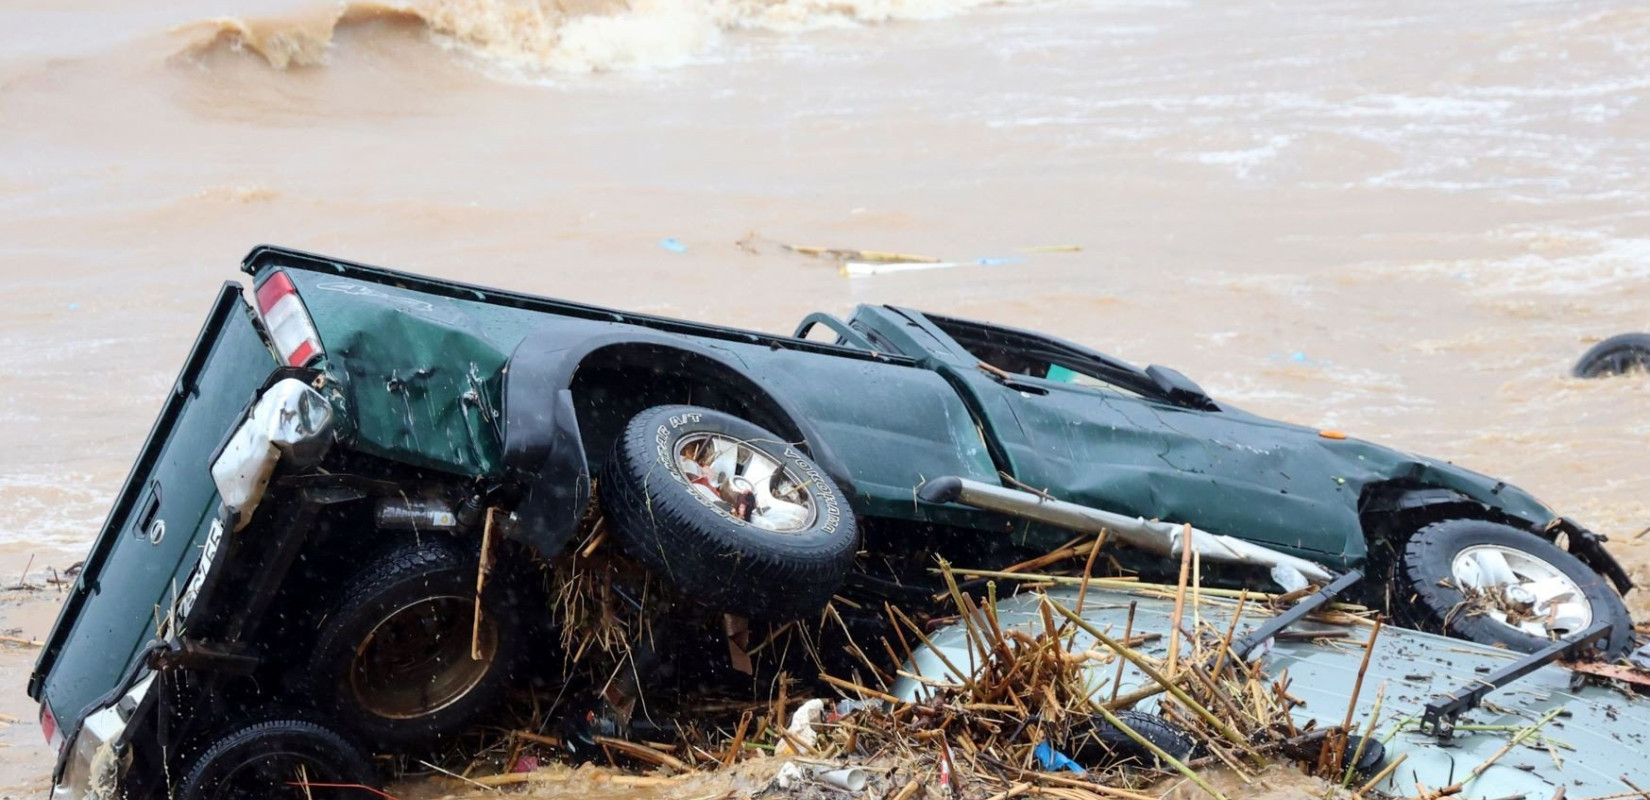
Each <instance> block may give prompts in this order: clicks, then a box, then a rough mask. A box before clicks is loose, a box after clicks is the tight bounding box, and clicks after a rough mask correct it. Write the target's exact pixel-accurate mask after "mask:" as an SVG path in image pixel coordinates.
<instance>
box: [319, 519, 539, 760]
mask: <svg viewBox="0 0 1650 800" xmlns="http://www.w3.org/2000/svg"><path fill="white" fill-rule="evenodd" d="M461 548H462V545H460V544H458V543H449V542H444V541H441V540H439V539H426V540H425V541H424V542H422V543H417V544H411V545H408V546H405V547H402V548H400V549H398V550H395V551H392V552H391V553H389V554H388V555H386V556H383V557H382V558H380V559H379V560H377V561H375V562H374V563H372V564H370V565H369V566H367V567H366V568H365V569H363V570H362V571H361V572H359V573H357V574H356V576H355V578H354V579H353V580H352V581H351V582H350V585H349V589H348V590H347V591H346V592H345V593H344V599H343V600H342V602H340V603H338V604H337V605H336V606H334V607H333V608H332V609H330V611H329V612H328V613H327V616H326V618H325V619H324V620H323V621H322V623H321V629H320V631H319V635H318V636H317V637H316V640H315V641H316V644H315V649H314V652H313V653H312V654H311V656H310V660H309V666H308V669H307V675H306V677H307V679H308V684H309V687H310V689H311V690H312V691H313V692H314V694H315V699H316V702H317V703H318V704H319V705H320V706H321V708H322V709H323V710H325V711H327V712H329V713H331V714H333V715H334V716H335V718H336V719H338V720H339V721H340V722H342V723H343V724H345V725H347V726H349V727H350V728H351V729H353V730H354V731H355V732H356V733H358V734H359V735H360V736H361V737H362V738H364V739H366V740H367V741H370V742H372V743H374V744H376V745H379V746H383V747H388V748H391V749H405V748H411V747H418V746H423V745H426V744H429V743H431V742H433V741H435V740H437V739H440V738H442V737H445V736H447V735H450V734H452V733H456V732H457V731H458V730H459V729H461V728H463V727H465V726H466V725H469V724H470V723H471V722H473V721H475V720H476V719H477V718H478V717H479V716H480V715H482V714H483V713H485V712H487V711H488V710H490V709H491V708H492V707H493V705H495V704H496V703H497V702H498V700H499V699H500V698H501V697H502V695H503V693H504V690H505V689H506V688H507V685H508V682H509V679H510V676H511V673H512V672H513V671H514V669H515V666H516V664H517V663H519V659H518V658H517V656H518V654H519V653H520V652H521V649H522V647H521V646H522V637H521V636H520V635H518V627H519V625H518V623H519V620H518V617H519V616H520V614H519V613H518V610H517V609H516V608H515V607H514V604H513V603H511V602H509V587H508V586H502V585H499V583H500V581H496V580H495V581H491V582H489V584H488V588H487V590H486V591H484V592H483V593H482V598H481V600H482V602H481V623H480V624H479V625H477V624H476V619H475V609H476V602H475V591H476V588H475V587H476V569H477V561H478V555H477V554H475V553H469V552H465V550H464V549H461Z"/></svg>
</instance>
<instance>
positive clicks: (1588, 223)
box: [0, 0, 1650, 794]
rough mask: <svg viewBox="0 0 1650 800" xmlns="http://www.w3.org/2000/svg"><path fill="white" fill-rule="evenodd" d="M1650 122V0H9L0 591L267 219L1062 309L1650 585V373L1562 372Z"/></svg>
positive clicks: (750, 296)
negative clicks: (803, 252)
mask: <svg viewBox="0 0 1650 800" xmlns="http://www.w3.org/2000/svg"><path fill="white" fill-rule="evenodd" d="M225 15H228V16H225ZM1647 130H1650V9H1646V8H1644V7H1642V5H1640V4H1633V3H1629V2H1587V3H1571V2H1551V3H1541V4H1531V3H1508V2H1502V0H1495V2H1487V1H1485V0H1461V2H1453V3H1434V2H1424V1H1423V0H1339V1H1338V2H1334V3H1323V2H1316V1H1315V0H1279V2H1272V3H1265V4H1259V3H1249V4H1213V5H1197V4H1191V3H1182V2H1172V1H1168V0H1165V1H1164V2H1147V1H1139V2H1135V1H1131V0H1122V1H1121V2H1090V1H1087V0H1071V2H1037V3H1002V4H999V3H989V2H979V1H977V0H974V1H971V0H837V1H836V2H823V0H701V1H700V2H692V0H679V1H677V2H670V1H669V0H653V1H652V2H648V1H647V0H636V1H635V2H632V3H629V4H625V3H621V2H618V1H617V0H583V2H567V3H559V4H558V3H551V2H549V0H543V2H542V3H534V2H532V0H515V1H514V2H510V1H508V0H463V1H459V0H454V1H453V2H441V1H440V0H431V1H430V2H425V3H415V4H414V5H413V6H411V7H410V8H409V9H397V8H391V7H387V6H378V5H368V4H356V5H352V6H349V7H347V8H340V7H337V6H333V5H324V4H323V5H313V4H305V3H303V2H285V1H282V0H175V1H174V2H169V3H165V4H148V3H129V2H122V1H121V0H9V2H7V3H6V4H4V7H0V454H3V455H0V465H3V466H0V580H3V581H4V582H5V583H6V584H8V585H9V584H11V583H14V582H16V580H17V579H18V577H19V576H20V575H22V573H23V572H24V571H25V570H26V569H27V570H28V571H29V576H28V577H29V579H30V580H31V581H33V582H34V583H41V582H42V581H43V580H44V578H45V577H46V573H44V572H42V570H43V569H45V568H48V567H57V568H61V567H64V566H67V565H68V564H70V563H72V562H73V561H76V560H78V559H79V557H80V555H81V553H82V552H83V551H84V549H85V547H86V545H87V544H88V542H89V539H90V537H91V536H92V535H93V533H94V532H95V530H96V527H97V525H98V523H99V521H100V520H101V518H102V516H103V514H104V513H105V511H106V509H107V505H108V503H109V502H110V501H111V499H112V497H113V495H114V493H115V492H116V490H117V489H118V484H119V482H120V480H121V477H122V476H123V475H124V473H125V470H126V468H127V465H128V464H129V463H130V461H131V459H132V458H133V456H134V455H135V453H136V451H137V448H138V446H139V445H140V444H141V442H142V439H143V436H144V434H145V432H146V430H147V428H148V425H149V423H150V421H151V419H152V417H153V415H154V413H155V411H156V409H157V408H158V406H159V402H160V400H161V398H162V396H163V394H164V392H165V390H166V388H167V386H168V385H169V383H170V381H171V380H172V377H173V375H174V372H175V370H176V369H177V367H178V364H179V362H180V360H181V358H182V356H183V354H184V352H185V350H186V349H187V347H188V345H189V342H190V340H191V336H192V334H193V333H194V331H195V329H196V326H197V325H198V324H199V322H200V320H201V318H202V315H203V313H204V311H205V310H206V307H207V304H208V302H209V301H210V299H211V297H212V295H213V292H214V290H215V288H216V286H217V284H218V283H219V282H220V281H223V280H225V279H231V278H234V277H235V276H236V273H235V272H234V267H235V264H236V263H237V261H238V259H239V257H240V256H241V254H243V253H244V252H245V251H246V250H247V249H248V248H249V247H250V246H251V245H253V244H256V243H259V242H276V243H281V244H287V245H292V246H296V247H301V248H307V249H312V250H318V251H322V252H326V253H330V254H336V255H340V256H343V257H347V258H353V259H358V260H364V261H368V262H373V263H380V264H384V265H388V266H394V267H399V268H404V269H410V270H416V271H422V272H427V273H431V274H435V275H440V276H445V277H452V278H459V279H462V280H467V281H473V282H479V283H486V284H496V285H500V286H506V287H509V288H512V289H518V290H523V291H529V292H536V293H541V294H546V295H552V296H559V297H568V298H576V299H578V300H582V301H588V302H593V303H601V304H611V305H615V306H620V307H623V308H628V309H637V310H645V311H649V312H654V313H659V314H668V315H679V316H683V317H688V318H692V319H698V320H707V321H711V322H718V323H731V324H737V325H741V326H746V327H755V328H760V329H766V330H772V331H787V330H789V329H790V328H791V327H792V326H793V325H794V324H795V323H796V322H797V321H798V320H800V319H801V317H802V316H803V315H804V314H805V313H807V312H809V311H813V310H820V309H823V310H826V311H832V312H838V313H843V312H847V311H848V310H849V309H850V308H851V307H852V306H853V305H854V304H855V303H861V302H890V303H900V304H906V305H912V306H917V307H921V308H925V309H933V310H936V311H942V312H946V313H949V314H956V315H963V316H975V317H983V318H988V319H992V320H996V321H1000V322H1004V323H1009V324H1014V325H1022V326H1029V327H1036V328H1039V329H1043V330H1047V331H1050V332H1053V333H1056V334H1058V335H1061V336H1063V337H1066V338H1070V339H1074V340H1077V341H1081V342H1085V343H1089V344H1091V345H1093V346H1095V347H1097V348H1099V349H1102V350H1105V351H1109V352H1112V353H1115V354H1117V355H1119V356H1122V357H1124V358H1127V359H1130V360H1134V361H1137V362H1155V363H1165V364H1170V365H1174V366H1176V367H1178V368H1180V369H1181V370H1182V371H1184V372H1186V373H1187V374H1189V375H1191V376H1193V377H1194V378H1195V379H1197V380H1198V381H1200V382H1201V383H1202V384H1203V385H1204V386H1205V387H1206V388H1207V389H1208V390H1209V391H1210V392H1211V393H1212V394H1213V395H1214V396H1216V397H1217V398H1220V399H1221V400H1223V401H1226V402H1230V403H1233V404H1235V405H1238V406H1241V407H1245V408H1247V409H1249V410H1252V411H1255V412H1259V413H1263V414H1268V415H1275V416H1280V417H1285V418H1289V419H1293V420H1297V421H1300V422H1303V423H1307V424H1312V425H1319V426H1324V427H1334V428H1339V429H1343V430H1346V431H1349V432H1351V433H1353V434H1354V435H1357V436H1362V437H1366V438H1369V439H1372V440H1375V441H1378V442H1382V443H1385V444H1389V445H1393V446H1396V447H1399V448H1404V449H1411V450H1418V451H1424V452H1426V453H1429V454H1433V455H1437V456H1440V457H1443V458H1447V459H1450V460H1453V461H1455V462H1457V463H1461V464H1465V465H1467V466H1469V467H1472V468H1475V469H1479V470H1481V471H1485V472H1489V473H1493V474H1495V475H1497V476H1499V477H1504V478H1506V479H1507V480H1509V481H1511V482H1514V483H1517V484H1519V485H1521V486H1524V487H1525V488H1528V489H1530V490H1532V491H1533V492H1535V493H1536V494H1537V495H1538V496H1541V497H1542V498H1544V499H1545V500H1546V501H1547V502H1548V503H1550V504H1551V505H1552V506H1554V507H1555V508H1557V509H1559V510H1561V511H1562V512H1563V513H1565V514H1568V515H1571V516H1574V517H1576V518H1578V519H1580V520H1581V521H1582V522H1584V523H1585V524H1588V525H1590V526H1593V527H1594V528H1596V529H1598V530H1600V531H1602V532H1605V533H1607V534H1609V535H1610V536H1611V538H1612V540H1613V544H1614V548H1615V550H1616V552H1617V553H1618V554H1619V555H1620V556H1622V557H1623V558H1624V559H1625V560H1627V561H1628V562H1630V563H1631V564H1632V565H1633V569H1634V571H1635V573H1636V575H1637V576H1638V578H1639V579H1640V580H1641V581H1644V580H1650V569H1647V565H1650V545H1647V544H1646V543H1644V542H1641V541H1640V540H1638V539H1637V538H1636V537H1637V535H1638V534H1640V533H1642V532H1643V531H1644V530H1645V529H1646V527H1647V526H1650V477H1647V471H1650V470H1647V469H1646V468H1647V467H1650V458H1647V456H1646V453H1647V447H1646V445H1647V444H1650V380H1647V379H1645V378H1644V377H1638V378H1628V379H1620V380H1607V381H1597V382H1583V381H1577V380H1572V379H1569V378H1567V377H1565V375H1566V371H1567V369H1568V367H1569V366H1570V364H1571V363H1572V362H1573V360H1574V358H1575V357H1576V356H1577V355H1578V354H1580V353H1581V352H1582V351H1583V350H1584V349H1586V347H1587V346H1588V345H1589V344H1590V343H1591V342H1593V341H1596V340H1597V339H1599V338H1602V337H1604V336H1608V335H1610V334H1614V333H1619V332H1623V331H1628V330H1646V329H1650V204H1647V202H1646V201H1647V200H1650V138H1647V137H1645V136H1644V135H1643V134H1644V132H1645V131H1647ZM667 237H673V238H674V239H676V240H677V241H679V242H680V243H682V244H683V245H685V247H686V251H685V252H680V253H678V252H673V251H672V250H669V249H666V248H664V247H662V246H661V244H660V242H661V240H664V239H666V238H667ZM741 240H744V241H745V242H746V246H744V247H741V246H740V245H739V244H736V243H737V242H740V241H741ZM778 243H792V244H808V245H826V246H835V247H857V248H870V249H882V250H902V251H910V252H916V253H924V254H930V255H933V256H935V257H939V258H943V259H946V260H948V261H963V262H970V261H976V260H978V259H987V260H988V262H987V264H980V265H972V266H959V267H955V268H951V269H942V270H931V271H921V272H906V273H899V274H888V275H876V276H870V277H861V278H853V279H850V278H845V277H843V276H842V275H840V274H838V272H837V270H836V269H835V268H834V267H833V266H832V265H829V264H826V263H822V262H819V261H815V260H810V259H807V258H804V257H801V256H796V255H793V254H787V253H786V252H785V251H783V250H782V249H781V248H780V247H779V246H778ZM1055 245H1075V246H1080V247H1081V250H1080V251H1078V252H1048V251H1040V250H1036V249H1034V248H1046V247H1049V246H1055ZM997 259H1004V260H1005V261H1001V262H999V261H997ZM31 559H32V562H31ZM1638 594H1639V593H1635V596H1634V597H1633V599H1632V605H1633V608H1634V610H1635V612H1636V613H1639V614H1644V613H1645V612H1647V611H1650V603H1647V602H1646V601H1645V599H1644V598H1643V597H1642V596H1638ZM56 600H57V595H56V593H55V592H53V591H51V590H46V591H35V592H29V591H12V592H10V593H9V594H6V595H5V597H4V602H5V603H6V605H5V607H4V611H3V613H4V615H5V620H4V621H3V622H0V625H4V626H5V627H10V628H19V629H21V631H22V632H23V634H24V635H27V636H36V637H38V636H41V635H43V634H44V633H45V632H46V630H47V628H48V626H49V624H50V617H51V614H52V613H53V608H54V607H55V604H56ZM32 658H33V652H32V651H31V650H29V649H27V648H22V649H15V650H8V651H6V652H5V653H4V658H3V659H0V680H3V683H0V685H3V686H4V691H3V692H0V712H4V713H6V714H9V715H10V716H11V717H13V718H15V719H16V721H15V722H10V724H8V725H5V726H3V730H0V785H7V786H11V787H13V789H14V791H13V793H14V794H15V793H29V794H33V793H36V792H38V791H39V790H41V789H42V787H43V786H44V785H45V782H46V780H45V775H46V772H47V770H48V758H47V753H46V752H45V748H44V746H43V745H42V744H41V742H40V736H39V731H38V729H37V727H36V726H35V725H34V722H33V720H34V709H33V708H32V707H31V705H30V703H29V702H28V701H27V699H26V698H24V696H23V682H24V678H25V676H26V674H27V671H28V667H29V663H30V661H31V660H32ZM0 793H3V792H0Z"/></svg>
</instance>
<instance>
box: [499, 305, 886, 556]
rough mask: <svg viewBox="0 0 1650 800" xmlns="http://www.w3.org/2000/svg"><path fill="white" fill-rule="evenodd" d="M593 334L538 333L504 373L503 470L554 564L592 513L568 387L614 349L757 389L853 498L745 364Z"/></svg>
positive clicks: (556, 326) (667, 343) (649, 340)
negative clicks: (651, 355) (687, 359)
mask: <svg viewBox="0 0 1650 800" xmlns="http://www.w3.org/2000/svg"><path fill="white" fill-rule="evenodd" d="M594 325H602V323H594ZM592 326H593V323H591V322H590V321H588V320H560V321H554V322H551V323H550V324H548V325H545V326H543V327H541V328H538V329H536V330H534V331H532V332H531V333H529V334H528V335H527V336H526V338H524V339H523V340H522V341H521V343H520V344H519V345H517V346H516V349H515V351H514V352H513V353H512V354H511V355H510V360H509V363H508V364H506V365H505V368H504V389H503V397H504V403H503V405H504V408H503V416H504V422H505V425H504V446H503V462H504V467H505V470H506V473H507V474H508V475H509V476H510V478H511V479H512V480H513V481H514V482H516V483H518V484H519V485H520V486H521V487H522V495H521V498H520V500H519V501H518V503H517V505H516V509H515V514H516V520H515V526H516V532H515V536H516V537H517V538H519V539H521V540H522V541H524V542H526V543H527V544H528V545H531V546H532V547H533V548H534V549H536V550H537V551H538V552H539V553H540V554H541V555H543V556H546V557H549V556H553V555H555V554H556V553H558V552H560V551H561V549H562V548H563V547H565V546H566V545H567V542H568V540H569V539H571V538H572V536H573V533H574V531H575V530H576V529H577V527H578V524H579V521H580V520H581V519H582V518H583V516H584V512H585V510H586V508H587V507H588V506H589V503H590V488H591V474H590V466H589V463H588V461H587V460H586V459H585V455H584V454H585V449H584V439H583V436H582V433H581V431H580V429H579V421H578V418H577V416H576V411H575V409H574V405H573V393H572V391H571V389H570V388H569V387H570V386H571V384H572V382H573V375H574V373H575V372H577V371H578V369H579V365H581V364H583V363H584V362H585V360H586V359H588V358H591V357H592V356H593V355H595V356H596V357H598V358H599V357H600V356H599V355H596V354H597V353H598V351H600V350H603V349H606V348H610V347H614V346H622V345H648V346H652V347H657V348H661V349H668V350H674V351H678V352H683V353H691V354H693V355H694V356H697V357H700V358H704V359H707V360H709V361H712V362H714V363H716V364H717V365H718V366H720V367H722V368H724V369H726V370H728V371H730V372H731V373H733V374H735V375H738V376H740V377H742V378H744V379H745V380H748V381H750V383H751V384H752V385H754V386H757V387H759V388H760V391H762V392H763V393H764V395H765V399H766V400H767V401H769V402H770V403H771V404H772V405H773V407H774V408H776V409H777V410H778V411H779V413H780V414H782V415H783V416H784V417H785V418H786V419H787V420H788V421H789V422H790V423H791V425H792V426H794V427H795V428H796V430H797V431H798V432H799V433H801V434H802V447H803V449H804V450H805V451H806V452H808V454H809V455H810V456H811V457H812V458H813V460H814V462H815V463H817V464H819V466H820V468H821V469H823V470H824V471H825V473H826V474H827V475H830V476H831V478H832V479H833V480H835V481H836V482H837V485H838V486H839V487H841V488H842V489H843V491H844V492H845V493H847V495H848V496H849V497H850V498H852V497H854V491H853V488H852V481H851V480H850V476H849V472H848V470H847V468H846V467H845V466H844V465H843V464H842V463H841V462H840V461H839V460H838V459H837V458H836V456H835V455H834V454H832V453H831V451H830V448H829V447H827V446H826V445H825V442H824V440H823V439H821V437H820V436H819V435H818V433H817V432H816V430H815V429H814V427H813V425H812V424H811V423H809V421H808V420H807V418H806V417H804V416H803V415H801V414H799V413H797V411H796V409H795V407H794V405H793V404H791V403H790V402H788V401H787V400H786V399H785V398H783V397H780V396H777V395H775V394H774V393H773V392H772V391H771V390H769V389H767V388H766V387H762V383H761V382H760V381H758V380H757V379H756V378H755V377H754V376H752V375H751V373H750V371H749V370H747V369H745V368H744V366H743V365H742V364H739V363H738V362H736V361H735V360H733V359H730V358H728V357H727V356H726V355H724V354H722V353H719V352H717V351H716V350H715V349H713V348H710V347H705V346H703V345H701V344H700V343H698V342H696V341H693V340H691V339H686V338H684V337H680V336H670V335H667V334H662V333H654V332H652V331H648V330H645V329H639V328H634V327H630V326H619V325H614V326H612V330H611V332H609V333H597V334H595V335H591V333H592V332H591V329H592ZM707 379H715V378H714V376H707Z"/></svg>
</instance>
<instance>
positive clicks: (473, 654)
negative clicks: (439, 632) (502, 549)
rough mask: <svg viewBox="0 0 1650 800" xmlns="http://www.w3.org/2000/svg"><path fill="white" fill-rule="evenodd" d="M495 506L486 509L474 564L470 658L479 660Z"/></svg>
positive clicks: (491, 558)
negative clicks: (478, 557) (473, 610)
mask: <svg viewBox="0 0 1650 800" xmlns="http://www.w3.org/2000/svg"><path fill="white" fill-rule="evenodd" d="M497 511H498V509H497V508H488V509H487V523H486V524H485V525H483V526H482V527H481V561H480V562H479V563H478V564H477V566H476V608H475V616H474V618H473V619H472V620H471V626H470V660H471V661H480V660H481V659H482V653H481V590H482V589H483V588H485V587H486V586H487V573H488V571H489V570H491V569H492V568H493V516H494V514H496V513H497Z"/></svg>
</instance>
